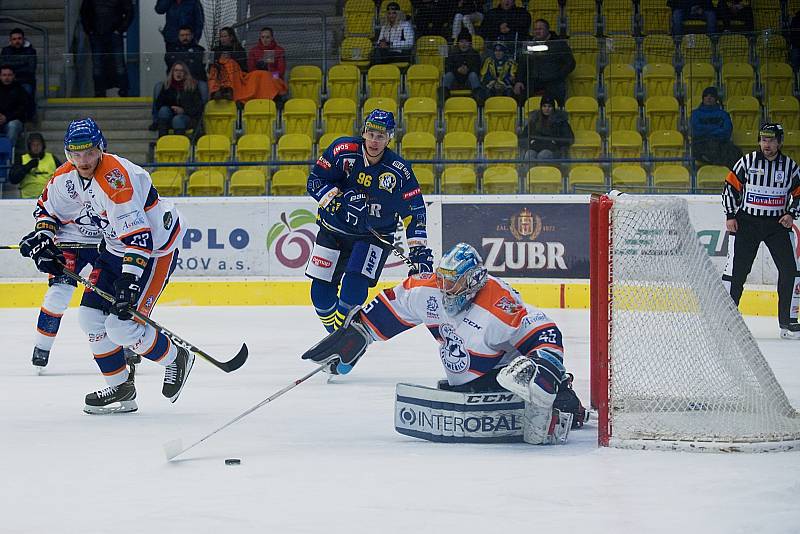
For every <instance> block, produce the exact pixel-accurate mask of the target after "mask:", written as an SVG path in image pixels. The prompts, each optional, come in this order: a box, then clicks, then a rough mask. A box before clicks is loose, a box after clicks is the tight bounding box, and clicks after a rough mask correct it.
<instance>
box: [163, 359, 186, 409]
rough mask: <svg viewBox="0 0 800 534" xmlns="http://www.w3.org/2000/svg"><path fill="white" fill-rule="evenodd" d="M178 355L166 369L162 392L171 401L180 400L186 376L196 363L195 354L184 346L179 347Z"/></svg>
mask: <svg viewBox="0 0 800 534" xmlns="http://www.w3.org/2000/svg"><path fill="white" fill-rule="evenodd" d="M177 349H178V355H177V356H175V361H174V362H172V363H171V364H169V365H168V366H167V368H166V369H165V370H164V387H163V388H162V389H161V394H162V395H164V396H165V397H166V398H168V399H169V401H170V402H175V401H176V400H178V396H179V395H180V394H181V391H182V390H183V386H184V385H185V384H186V378H187V377H188V376H189V372H190V371H191V370H192V366H193V365H194V354H193V353H191V352H189V351H188V350H186V349H185V348H183V347H177Z"/></svg>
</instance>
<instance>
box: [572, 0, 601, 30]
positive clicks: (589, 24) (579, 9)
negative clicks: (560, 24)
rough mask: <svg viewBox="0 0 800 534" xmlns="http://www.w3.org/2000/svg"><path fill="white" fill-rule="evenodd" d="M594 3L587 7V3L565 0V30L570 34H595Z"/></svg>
mask: <svg viewBox="0 0 800 534" xmlns="http://www.w3.org/2000/svg"><path fill="white" fill-rule="evenodd" d="M594 7H595V6H594V5H592V6H591V8H589V9H587V5H585V4H582V3H580V2H567V5H566V9H565V13H566V15H567V32H568V33H571V34H578V33H589V34H595V33H597V32H595V29H594V23H595V9H594Z"/></svg>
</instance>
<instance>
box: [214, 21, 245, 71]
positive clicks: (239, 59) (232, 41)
mask: <svg viewBox="0 0 800 534" xmlns="http://www.w3.org/2000/svg"><path fill="white" fill-rule="evenodd" d="M212 51H213V52H214V63H219V60H220V58H223V57H227V58H230V59H232V60H234V61H235V62H236V63H238V64H239V68H240V69H241V70H242V72H247V70H248V69H247V52H245V51H244V47H242V44H241V43H240V42H239V38H238V37H236V32H235V31H233V28H231V27H230V26H225V27H224V28H221V29H220V30H219V42H218V43H217V46H215V47H214V48H213V49H212Z"/></svg>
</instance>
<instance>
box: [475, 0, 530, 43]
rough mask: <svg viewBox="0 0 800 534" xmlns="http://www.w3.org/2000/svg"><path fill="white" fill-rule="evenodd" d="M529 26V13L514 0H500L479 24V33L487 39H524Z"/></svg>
mask: <svg viewBox="0 0 800 534" xmlns="http://www.w3.org/2000/svg"><path fill="white" fill-rule="evenodd" d="M530 27H531V15H530V13H528V11H527V10H526V9H525V8H522V7H517V6H515V5H514V0H500V3H499V4H498V6H497V7H495V8H492V9H490V10H489V11H488V12H487V13H486V17H485V18H484V20H483V23H482V24H481V34H482V35H483V37H484V39H486V40H487V41H525V40H527V39H528V31H529V29H530Z"/></svg>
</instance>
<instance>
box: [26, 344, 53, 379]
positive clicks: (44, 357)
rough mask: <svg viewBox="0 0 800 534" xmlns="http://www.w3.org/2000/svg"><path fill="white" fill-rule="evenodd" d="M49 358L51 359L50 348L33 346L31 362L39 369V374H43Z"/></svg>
mask: <svg viewBox="0 0 800 534" xmlns="http://www.w3.org/2000/svg"><path fill="white" fill-rule="evenodd" d="M49 360H50V351H49V350H44V349H40V348H39V347H33V358H32V359H31V363H32V364H33V366H34V367H36V369H37V370H38V371H39V374H42V372H43V371H44V368H45V367H46V366H47V362H48V361H49Z"/></svg>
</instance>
